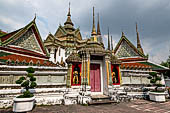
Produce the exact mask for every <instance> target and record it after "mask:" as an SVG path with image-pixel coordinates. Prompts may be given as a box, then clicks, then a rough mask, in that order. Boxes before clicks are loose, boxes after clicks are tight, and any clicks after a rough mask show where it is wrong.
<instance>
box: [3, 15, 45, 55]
mask: <svg viewBox="0 0 170 113" xmlns="http://www.w3.org/2000/svg"><path fill="white" fill-rule="evenodd" d="M28 35H29V36H30V37H29V36H28ZM0 40H1V41H0V42H1V44H0V47H6V46H9V45H14V46H18V47H20V48H22V49H28V50H33V51H34V50H35V51H38V52H37V54H39V53H42V55H47V52H46V49H45V47H44V44H43V42H42V39H41V36H40V34H39V31H38V28H37V26H36V23H35V18H34V19H33V21H31V22H30V23H29V24H28V25H26V26H25V27H23V28H21V29H18V30H16V31H13V32H11V33H8V34H6V35H3V36H1V37H0ZM30 40H32V42H30ZM25 43H27V44H25ZM33 43H34V44H33ZM28 45H29V46H28ZM26 47H28V48H26Z"/></svg>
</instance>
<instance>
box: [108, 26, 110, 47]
mask: <svg viewBox="0 0 170 113" xmlns="http://www.w3.org/2000/svg"><path fill="white" fill-rule="evenodd" d="M108 50H110V37H109V27H108Z"/></svg>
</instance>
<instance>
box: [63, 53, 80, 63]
mask: <svg viewBox="0 0 170 113" xmlns="http://www.w3.org/2000/svg"><path fill="white" fill-rule="evenodd" d="M66 62H67V63H72V62H81V58H80V56H79V54H78V53H75V52H73V53H72V54H71V55H70V56H68V58H67V59H66Z"/></svg>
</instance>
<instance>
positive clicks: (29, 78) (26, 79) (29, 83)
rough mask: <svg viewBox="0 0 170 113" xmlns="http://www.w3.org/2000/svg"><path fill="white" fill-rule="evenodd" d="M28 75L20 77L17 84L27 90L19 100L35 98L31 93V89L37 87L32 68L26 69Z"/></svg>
mask: <svg viewBox="0 0 170 113" xmlns="http://www.w3.org/2000/svg"><path fill="white" fill-rule="evenodd" d="M26 71H27V73H28V74H27V75H26V76H22V77H20V78H19V79H18V80H17V81H16V84H20V85H21V87H23V88H24V89H25V91H24V92H23V94H22V95H20V96H18V97H17V98H29V97H33V96H34V95H33V94H32V93H31V92H30V91H29V89H33V88H35V87H36V86H37V84H36V82H35V81H36V78H35V77H34V76H33V73H34V72H35V71H34V69H33V68H32V67H29V68H27V69H26Z"/></svg>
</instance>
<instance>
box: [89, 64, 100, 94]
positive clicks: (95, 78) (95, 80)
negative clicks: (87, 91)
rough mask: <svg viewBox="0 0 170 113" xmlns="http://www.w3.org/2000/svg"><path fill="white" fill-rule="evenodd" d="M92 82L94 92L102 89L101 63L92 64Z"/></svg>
mask: <svg viewBox="0 0 170 113" xmlns="http://www.w3.org/2000/svg"><path fill="white" fill-rule="evenodd" d="M90 84H91V91H92V92H100V91H101V77H100V64H91V65H90Z"/></svg>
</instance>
